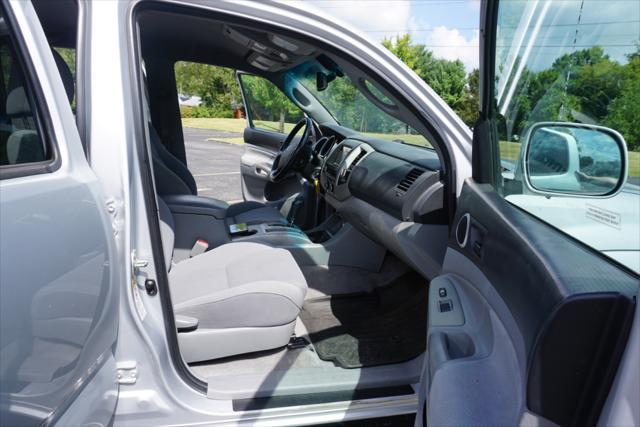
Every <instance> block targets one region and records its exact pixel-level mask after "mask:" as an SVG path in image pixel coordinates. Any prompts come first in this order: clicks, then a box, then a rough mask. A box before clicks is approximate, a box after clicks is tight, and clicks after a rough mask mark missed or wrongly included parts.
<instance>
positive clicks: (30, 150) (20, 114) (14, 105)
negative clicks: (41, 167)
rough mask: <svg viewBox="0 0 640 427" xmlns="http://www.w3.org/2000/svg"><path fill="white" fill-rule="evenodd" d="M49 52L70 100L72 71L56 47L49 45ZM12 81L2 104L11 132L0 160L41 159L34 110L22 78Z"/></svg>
mask: <svg viewBox="0 0 640 427" xmlns="http://www.w3.org/2000/svg"><path fill="white" fill-rule="evenodd" d="M51 53H52V54H53V59H54V60H55V62H56V65H57V67H58V72H59V73H60V77H61V79H62V83H63V85H64V89H65V92H66V94H67V98H68V100H69V103H71V102H72V101H73V97H74V93H75V90H74V83H73V74H71V70H70V69H69V67H68V66H67V64H66V63H65V62H64V59H62V56H60V54H59V53H58V52H57V51H55V50H53V49H52V50H51ZM12 84H17V86H15V87H14V88H13V89H11V91H10V92H9V94H8V96H7V101H6V108H5V109H6V113H7V117H8V118H9V119H10V121H11V126H12V132H11V134H10V135H9V137H8V139H7V142H6V147H3V150H4V151H5V152H4V153H0V164H10V165H14V164H19V163H30V162H40V161H43V160H45V158H46V153H45V148H44V147H45V146H44V144H43V142H42V139H41V138H40V134H39V133H38V131H37V130H36V124H35V121H34V114H33V112H32V111H31V104H30V102H29V98H28V97H27V93H26V92H25V90H24V87H23V86H22V84H23V82H22V81H21V80H20V81H17V82H16V81H12Z"/></svg>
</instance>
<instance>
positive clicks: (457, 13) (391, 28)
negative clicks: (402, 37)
mask: <svg viewBox="0 0 640 427" xmlns="http://www.w3.org/2000/svg"><path fill="white" fill-rule="evenodd" d="M305 1H306V2H308V3H311V4H313V6H315V7H316V8H318V9H320V10H322V11H323V12H325V13H326V14H329V15H332V16H335V17H336V18H338V19H339V20H341V21H343V22H345V23H347V24H350V25H352V26H354V27H357V28H358V29H360V30H361V31H364V32H365V33H367V34H368V35H369V36H370V37H372V38H374V39H377V40H382V39H383V38H384V37H393V36H395V35H398V34H405V33H409V34H411V36H412V37H413V39H414V40H416V41H417V42H419V43H424V44H425V45H427V46H428V47H429V48H430V49H431V50H432V51H433V53H434V55H435V56H436V57H439V58H445V59H460V60H461V61H462V62H463V63H464V64H465V68H466V69H467V71H470V70H472V69H473V68H476V67H477V66H478V25H479V20H480V18H479V13H480V1H479V0H305Z"/></svg>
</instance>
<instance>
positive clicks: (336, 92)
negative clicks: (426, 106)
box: [295, 64, 433, 148]
mask: <svg viewBox="0 0 640 427" xmlns="http://www.w3.org/2000/svg"><path fill="white" fill-rule="evenodd" d="M309 70H310V68H309V67H307V66H306V64H303V66H300V67H299V68H298V69H297V70H296V71H295V74H296V78H297V79H298V81H299V82H301V83H302V84H303V85H304V87H305V88H306V89H307V90H308V91H309V92H311V93H312V94H313V95H314V96H315V97H316V98H317V99H318V101H320V102H321V103H322V105H323V106H324V107H325V108H326V109H327V110H328V111H329V113H331V115H332V116H333V117H334V118H335V119H336V121H337V122H338V123H340V125H341V126H344V127H347V128H350V129H353V130H355V131H358V132H360V133H362V134H364V135H368V136H371V137H374V138H380V139H385V140H387V141H393V142H399V143H404V144H410V145H416V146H419V147H427V148H433V146H432V145H431V143H430V142H429V141H427V139H426V138H425V137H424V136H422V135H421V134H419V133H418V132H417V131H415V130H414V129H413V128H412V127H411V126H409V125H408V124H406V123H405V122H403V121H402V120H399V119H397V118H395V117H392V116H390V115H389V114H387V113H386V112H384V111H383V110H382V109H381V108H380V107H378V106H377V105H376V104H374V103H373V102H372V101H370V100H369V98H367V97H366V96H364V94H363V93H362V92H361V90H360V88H359V87H358V85H356V84H354V82H353V81H351V79H349V77H348V76H346V75H345V76H342V77H340V76H336V77H335V79H334V80H333V81H331V82H329V83H328V85H327V88H326V89H324V90H322V91H318V90H317V85H316V77H315V73H314V72H309ZM311 71H314V69H313V68H311ZM364 85H365V87H366V90H368V91H369V92H370V93H371V95H373V96H374V97H376V98H377V99H378V100H379V101H380V102H381V103H383V104H385V105H386V106H388V107H394V104H393V102H392V101H391V100H390V99H389V98H388V97H387V96H386V95H384V94H383V93H382V91H381V90H380V89H378V88H377V87H376V86H375V85H374V84H373V83H372V82H370V81H368V80H365V81H364Z"/></svg>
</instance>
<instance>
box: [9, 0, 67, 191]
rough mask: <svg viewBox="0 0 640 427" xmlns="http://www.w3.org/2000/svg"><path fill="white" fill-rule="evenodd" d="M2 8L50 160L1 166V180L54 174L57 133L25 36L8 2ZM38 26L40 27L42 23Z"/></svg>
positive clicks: (58, 162) (57, 156) (38, 130)
mask: <svg viewBox="0 0 640 427" xmlns="http://www.w3.org/2000/svg"><path fill="white" fill-rule="evenodd" d="M0 8H1V9H0V10H1V11H2V14H3V16H4V21H5V23H6V26H7V31H8V33H9V38H10V41H11V48H12V49H13V51H14V53H15V59H16V60H17V61H18V63H19V65H20V67H21V71H22V72H23V79H24V85H25V86H26V87H25V89H26V90H25V92H26V95H27V97H28V99H29V103H30V106H31V108H32V111H33V118H34V122H35V126H36V131H37V132H38V134H39V135H40V140H41V141H42V143H43V146H44V150H45V156H46V157H47V158H46V159H45V160H43V161H40V162H28V163H19V164H15V165H2V166H0V181H4V180H6V179H11V178H19V177H24V176H32V175H40V174H46V173H52V172H55V171H56V170H57V169H59V168H60V165H61V159H60V152H59V150H58V144H57V141H56V138H55V133H54V132H53V126H52V123H51V118H50V117H49V114H48V109H47V108H46V104H47V101H46V99H45V96H44V93H43V91H42V87H41V85H40V81H39V79H38V76H37V73H36V70H35V67H34V65H33V62H32V60H31V56H30V55H29V54H28V52H29V51H28V49H27V46H26V42H25V40H24V37H23V36H22V32H21V31H20V26H19V25H18V23H17V21H16V18H15V16H14V15H13V11H12V10H11V8H10V7H8V6H7V4H6V3H4V2H3V3H2V4H1V5H0ZM36 24H37V25H40V23H39V22H38V23H36Z"/></svg>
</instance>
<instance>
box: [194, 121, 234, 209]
mask: <svg viewBox="0 0 640 427" xmlns="http://www.w3.org/2000/svg"><path fill="white" fill-rule="evenodd" d="M241 136H242V134H239V133H238V134H236V133H231V132H222V131H216V130H206V129H193V128H184V142H185V149H186V151H187V163H188V164H189V169H190V170H191V173H193V176H194V177H195V179H196V184H197V185H198V194H200V195H202V196H208V197H213V198H216V199H220V200H224V201H227V202H230V203H232V202H237V201H240V200H242V189H241V185H240V157H241V156H242V152H243V148H242V145H239V144H232V143H229V142H222V141H216V140H215V138H233V137H241Z"/></svg>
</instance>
